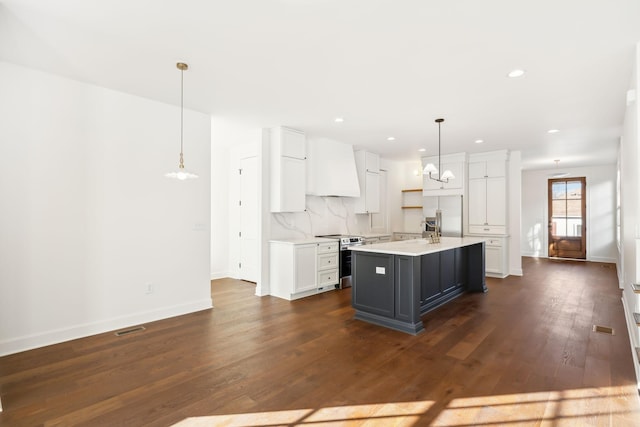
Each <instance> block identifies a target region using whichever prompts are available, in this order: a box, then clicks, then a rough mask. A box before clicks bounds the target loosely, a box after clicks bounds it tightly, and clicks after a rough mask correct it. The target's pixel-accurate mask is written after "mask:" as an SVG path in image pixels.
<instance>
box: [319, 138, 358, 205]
mask: <svg viewBox="0 0 640 427" xmlns="http://www.w3.org/2000/svg"><path fill="white" fill-rule="evenodd" d="M307 194H310V195H312V196H342V197H360V184H359V183H358V172H357V171H356V158H355V155H354V154H353V146H352V145H350V144H345V143H343V142H339V141H335V140H332V139H328V138H307Z"/></svg>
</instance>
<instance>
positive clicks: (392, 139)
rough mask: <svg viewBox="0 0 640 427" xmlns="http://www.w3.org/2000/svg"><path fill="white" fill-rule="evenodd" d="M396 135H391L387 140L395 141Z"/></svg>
mask: <svg viewBox="0 0 640 427" xmlns="http://www.w3.org/2000/svg"><path fill="white" fill-rule="evenodd" d="M395 140H396V137H395V136H390V137H389V138H387V141H395Z"/></svg>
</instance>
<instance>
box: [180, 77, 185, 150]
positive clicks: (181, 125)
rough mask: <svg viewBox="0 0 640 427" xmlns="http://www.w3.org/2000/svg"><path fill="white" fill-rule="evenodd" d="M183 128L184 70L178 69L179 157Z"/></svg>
mask: <svg viewBox="0 0 640 427" xmlns="http://www.w3.org/2000/svg"><path fill="white" fill-rule="evenodd" d="M183 129H184V70H180V158H182V149H183V145H182V134H183Z"/></svg>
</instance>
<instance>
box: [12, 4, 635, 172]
mask: <svg viewBox="0 0 640 427" xmlns="http://www.w3.org/2000/svg"><path fill="white" fill-rule="evenodd" d="M638 41H640V1H639V0H615V1H606V0H522V1H515V0H484V1H478V0H450V1H434V0H162V1H160V0H100V1H98V0H0V60H5V61H9V62H13V63H16V64H21V65H26V66H30V67H34V68H38V69H42V70H46V71H49V72H53V73H57V74H60V75H63V76H68V77H71V78H74V79H77V80H81V81H85V82H90V83H93V84H97V85H101V86H104V87H108V88H112V89H116V90H120V91H125V92H129V93H132V94H136V95H139V96H143V97H147V98H152V99H156V100H160V101H163V102H168V103H173V104H178V103H179V88H180V86H179V85H180V83H179V81H180V74H179V73H180V72H179V71H178V70H177V69H176V68H175V63H176V62H178V61H184V62H187V63H188V64H189V66H190V70H189V71H187V72H186V73H185V106H186V107H187V108H192V109H195V110H199V111H203V112H207V113H210V114H212V115H213V116H216V117H220V118H223V119H225V120H230V121H233V122H239V123H242V124H246V125H247V126H251V127H269V126H274V125H279V124H282V125H286V126H289V127H293V128H297V129H301V130H304V131H306V132H307V133H308V134H310V135H319V136H325V137H330V138H335V139H338V140H341V141H344V142H348V143H351V144H354V145H355V146H357V147H366V148H369V149H371V150H373V151H376V152H379V153H381V154H382V155H383V157H387V158H392V159H398V160H410V159H418V158H419V157H420V156H421V154H420V153H418V151H417V150H418V148H421V147H424V148H427V150H428V152H429V153H431V154H437V135H438V131H437V125H436V124H435V123H434V119H436V118H438V117H443V118H445V122H444V123H443V125H442V153H443V154H446V153H453V152H460V151H467V152H479V151H489V150H496V149H503V148H508V149H513V150H522V156H523V166H524V167H525V168H528V169H540V168H552V167H554V163H553V160H554V159H560V160H561V163H560V165H561V166H565V167H570V166H582V165H589V164H603V163H613V162H615V157H616V146H617V142H618V139H619V136H620V134H621V127H622V122H623V118H624V111H625V108H626V92H627V89H628V87H629V83H630V81H631V72H632V63H633V58H634V49H635V44H636V43H637V42H638ZM514 68H523V69H525V70H526V71H527V73H526V74H525V76H524V77H521V78H517V79H510V78H507V77H506V74H507V73H508V72H509V71H511V70H512V69H514ZM337 116H340V117H344V119H345V121H344V123H340V124H338V123H335V122H334V120H333V119H334V118H335V117H337ZM552 128H556V129H559V130H560V132H558V133H556V134H548V133H547V130H548V129H552ZM389 136H394V137H395V138H396V140H395V141H393V142H389V141H387V137H389ZM476 139H483V140H484V141H485V142H484V143H483V144H475V143H474V141H475V140H476Z"/></svg>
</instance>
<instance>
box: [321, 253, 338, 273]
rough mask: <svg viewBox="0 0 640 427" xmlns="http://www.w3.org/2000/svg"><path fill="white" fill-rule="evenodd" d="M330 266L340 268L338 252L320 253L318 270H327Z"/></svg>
mask: <svg viewBox="0 0 640 427" xmlns="http://www.w3.org/2000/svg"><path fill="white" fill-rule="evenodd" d="M328 268H338V254H337V253H333V254H324V255H318V270H326V269H328Z"/></svg>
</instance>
